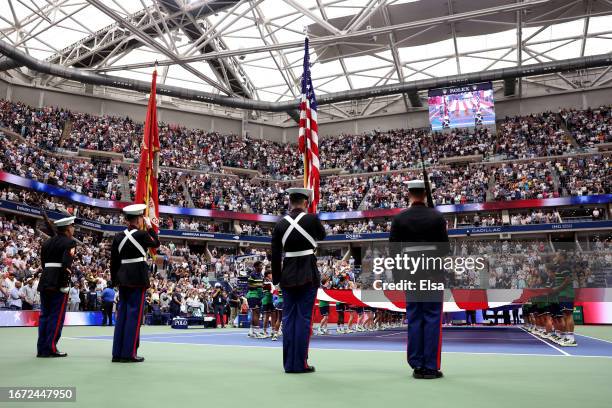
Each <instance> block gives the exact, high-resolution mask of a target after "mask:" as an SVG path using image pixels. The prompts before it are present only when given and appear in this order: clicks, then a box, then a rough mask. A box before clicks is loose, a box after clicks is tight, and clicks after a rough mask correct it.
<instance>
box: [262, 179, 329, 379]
mask: <svg viewBox="0 0 612 408" xmlns="http://www.w3.org/2000/svg"><path fill="white" fill-rule="evenodd" d="M287 193H288V194H289V207H290V208H289V214H288V215H286V216H285V217H284V218H283V219H281V220H280V221H279V222H278V223H277V224H276V226H275V227H274V231H273V232H272V280H273V283H274V284H275V285H277V284H280V287H281V289H282V291H283V365H284V368H285V372H286V373H310V372H313V371H314V370H315V369H314V367H313V366H310V365H308V343H309V341H310V334H311V331H312V308H313V306H314V301H315V298H316V295H317V289H318V287H319V282H320V276H319V271H318V269H317V258H316V256H315V254H314V251H315V249H316V248H317V241H321V240H323V239H325V229H324V228H323V225H322V224H321V221H319V218H318V217H317V216H316V214H308V213H307V212H306V210H307V208H308V204H309V202H310V201H311V200H312V197H313V190H311V189H307V188H289V189H287ZM283 253H284V258H283Z"/></svg>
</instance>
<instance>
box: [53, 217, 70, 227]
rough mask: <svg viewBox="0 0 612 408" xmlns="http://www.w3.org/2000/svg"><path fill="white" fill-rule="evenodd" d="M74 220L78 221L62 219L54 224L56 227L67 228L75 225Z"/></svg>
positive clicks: (68, 218)
mask: <svg viewBox="0 0 612 408" xmlns="http://www.w3.org/2000/svg"><path fill="white" fill-rule="evenodd" d="M74 220H76V217H66V218H60V219H59V220H56V221H53V224H55V226H56V227H66V226H68V225H72V224H74Z"/></svg>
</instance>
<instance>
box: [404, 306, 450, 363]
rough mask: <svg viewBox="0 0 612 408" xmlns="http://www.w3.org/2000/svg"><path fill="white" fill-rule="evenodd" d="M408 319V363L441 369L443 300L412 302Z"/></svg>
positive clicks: (408, 311)
mask: <svg viewBox="0 0 612 408" xmlns="http://www.w3.org/2000/svg"><path fill="white" fill-rule="evenodd" d="M406 317H407V319H408V364H410V367H412V368H429V369H432V370H439V369H440V356H441V355H440V353H441V352H442V302H411V303H408V304H407V305H406Z"/></svg>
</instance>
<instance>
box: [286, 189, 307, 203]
mask: <svg viewBox="0 0 612 408" xmlns="http://www.w3.org/2000/svg"><path fill="white" fill-rule="evenodd" d="M286 191H287V194H289V195H293V194H300V195H303V196H305V197H307V198H308V201H312V199H313V198H314V190H313V189H312V188H303V187H291V188H288V189H287V190H286Z"/></svg>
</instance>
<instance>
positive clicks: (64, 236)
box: [36, 217, 77, 357]
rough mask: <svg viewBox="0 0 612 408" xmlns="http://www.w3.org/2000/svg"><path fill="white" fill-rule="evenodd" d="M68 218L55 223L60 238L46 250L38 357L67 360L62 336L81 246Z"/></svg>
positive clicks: (47, 244)
mask: <svg viewBox="0 0 612 408" xmlns="http://www.w3.org/2000/svg"><path fill="white" fill-rule="evenodd" d="M75 218H76V217H67V218H62V219H60V220H57V221H55V222H54V223H53V224H54V225H55V227H56V228H57V234H56V235H55V236H53V237H51V238H49V239H48V240H47V241H45V243H44V244H43V246H42V250H41V257H40V258H41V264H42V268H43V269H42V275H41V277H40V281H39V283H38V291H39V292H40V318H39V322H38V344H37V348H38V353H37V355H36V357H66V356H67V354H66V353H63V352H61V351H58V350H57V342H58V341H59V339H60V337H61V335H62V328H63V327H64V318H65V317H66V303H67V302H68V291H69V289H70V267H71V266H72V261H73V259H74V256H75V254H76V246H77V242H76V241H75V240H74V239H73V238H72V236H73V234H74V225H73V224H74V220H75Z"/></svg>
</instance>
